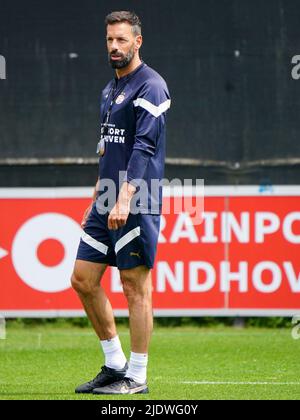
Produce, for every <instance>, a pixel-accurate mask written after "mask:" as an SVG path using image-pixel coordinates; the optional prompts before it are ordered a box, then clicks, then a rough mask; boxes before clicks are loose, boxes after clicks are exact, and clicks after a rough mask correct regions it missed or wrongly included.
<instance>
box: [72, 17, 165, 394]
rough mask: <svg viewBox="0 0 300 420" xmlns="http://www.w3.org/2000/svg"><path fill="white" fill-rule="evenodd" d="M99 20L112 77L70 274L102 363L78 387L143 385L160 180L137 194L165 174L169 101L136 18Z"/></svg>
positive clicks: (120, 389) (106, 389) (106, 390)
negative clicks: (110, 276)
mask: <svg viewBox="0 0 300 420" xmlns="http://www.w3.org/2000/svg"><path fill="white" fill-rule="evenodd" d="M105 23H106V28H107V48H108V57H109V62H110V64H111V66H112V67H113V68H114V69H115V72H116V77H115V78H114V79H113V80H112V81H111V82H109V84H108V85H107V86H106V88H105V89H104V91H103V93H102V100H101V138H100V142H99V144H98V149H97V150H98V153H99V154H100V156H101V157H100V164H99V178H98V182H97V185H96V188H95V193H94V197H93V202H92V203H91V205H90V206H89V208H88V209H87V211H86V212H85V215H84V218H83V222H82V226H83V228H84V232H83V235H82V238H81V241H80V245H79V249H78V254H77V259H76V263H75V268H74V273H73V275H72V286H73V288H74V289H75V291H76V292H77V294H78V296H79V297H80V299H81V302H82V304H83V306H84V308H85V311H86V313H87V315H88V317H89V319H90V320H91V322H92V325H93V327H94V329H95V331H96V333H97V335H98V337H99V339H100V341H101V346H102V349H103V352H104V355H105V366H103V367H102V370H101V372H100V373H99V374H98V375H97V376H96V378H95V379H93V380H92V381H90V382H87V383H86V384H83V385H81V386H79V387H78V388H77V389H76V392H77V393H94V394H137V393H148V385H147V363H148V349H149V343H150V338H151V333H152V328H153V315H152V279H151V269H152V268H153V266H154V260H155V255H156V248H157V241H158V235H159V228H160V214H161V204H162V203H161V200H162V197H161V195H162V194H161V186H159V187H158V191H154V192H153V191H151V194H150V193H149V194H148V195H147V197H146V200H145V199H144V200H143V199H142V197H140V199H139V200H135V198H136V196H137V195H138V194H139V193H140V191H141V190H142V189H143V186H144V187H145V185H146V187H147V188H148V191H150V190H151V181H152V180H154V179H155V180H161V179H162V178H163V174H164V161H165V128H166V111H167V109H168V108H169V107H170V102H171V101H170V97H169V93H168V88H167V85H166V83H165V81H164V80H163V79H162V78H161V76H160V75H159V74H158V73H156V72H155V71H154V70H152V69H151V68H150V67H148V66H147V65H146V64H145V63H144V62H142V60H141V58H140V55H139V50H140V48H141V46H142V40H143V39H142V35H141V22H140V20H139V18H138V17H137V16H136V15H135V14H134V13H132V12H114V13H111V14H110V15H108V16H107V17H106V21H105ZM120 179H121V182H119V180H120ZM107 180H110V181H113V184H114V186H115V187H116V189H115V190H114V188H111V190H112V191H113V193H112V192H111V191H109V192H107V190H105V187H104V185H103V184H105V185H106V183H107ZM144 189H145V188H144ZM112 196H113V200H112V199H111V197H112ZM153 197H154V198H153ZM107 201H108V202H109V203H108V204H107ZM153 201H154V206H153ZM133 202H135V211H133V210H132V207H133V205H132V204H133ZM153 207H154V208H153ZM136 209H138V211H136ZM107 266H117V267H118V269H119V271H120V278H121V282H122V285H123V290H124V294H125V296H126V298H127V301H128V307H129V320H130V337H131V355H130V360H129V364H127V360H126V357H125V355H124V353H123V350H122V346H121V343H120V340H119V337H118V334H117V330H116V325H115V320H114V316H113V311H112V307H111V304H110V302H109V300H108V298H107V295H106V293H105V291H104V290H103V288H102V286H101V279H102V277H103V275H104V272H105V270H106V268H107Z"/></svg>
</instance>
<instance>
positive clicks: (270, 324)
mask: <svg viewBox="0 0 300 420" xmlns="http://www.w3.org/2000/svg"><path fill="white" fill-rule="evenodd" d="M116 322H117V324H118V325H120V326H121V325H123V326H126V327H128V326H129V320H128V319H127V318H117V319H116ZM43 325H44V326H51V325H53V326H55V327H60V326H61V327H70V326H74V327H80V328H86V327H89V328H91V323H90V321H89V320H88V319H87V318H51V319H48V318H47V319H36V318H34V319H33V318H32V319H31V318H22V319H21V318H18V319H14V320H7V326H8V327H9V326H22V327H26V326H30V327H32V326H39V327H40V326H43ZM291 325H292V324H291V318H281V317H275V318H274V317H272V318H271V317H270V318H216V317H199V318H189V317H178V318H174V317H170V318H155V320H154V326H160V327H181V326H182V327H187V326H198V327H203V328H205V327H217V326H220V327H239V328H247V327H257V328H291Z"/></svg>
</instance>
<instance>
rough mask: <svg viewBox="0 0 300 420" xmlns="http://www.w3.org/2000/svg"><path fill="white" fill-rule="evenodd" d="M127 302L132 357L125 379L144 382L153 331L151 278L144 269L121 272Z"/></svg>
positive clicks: (148, 272) (147, 270)
mask: <svg viewBox="0 0 300 420" xmlns="http://www.w3.org/2000/svg"><path fill="white" fill-rule="evenodd" d="M121 281H122V284H123V289H124V294H125V296H126V298H127V301H128V307H129V320H130V336H131V357H130V362H129V369H128V371H127V374H126V376H127V377H129V378H131V379H133V380H134V381H135V382H137V383H139V384H143V383H145V382H146V378H147V363H148V351H149V345H150V340H151V335H152V330H153V311H152V276H151V271H150V269H148V268H147V267H145V266H139V267H136V268H134V269H131V270H122V271H121Z"/></svg>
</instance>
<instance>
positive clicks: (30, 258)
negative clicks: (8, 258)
mask: <svg viewBox="0 0 300 420" xmlns="http://www.w3.org/2000/svg"><path fill="white" fill-rule="evenodd" d="M81 232H82V230H81V228H80V226H79V224H78V223H76V222H75V221H74V220H73V219H71V218H70V217H68V216H64V215H62V214H59V213H45V214H42V215H39V216H36V217H33V218H32V219H30V220H28V221H27V222H26V223H25V224H24V225H23V226H22V227H21V228H20V229H19V231H18V232H17V234H16V236H15V238H14V242H13V245H12V260H13V264H14V267H15V270H16V272H17V274H18V276H19V277H20V278H21V280H22V281H23V282H24V283H25V284H27V285H28V286H29V287H31V288H32V289H35V290H37V291H39V292H44V293H58V292H62V291H64V290H67V289H69V288H70V287H71V284H70V276H71V273H72V270H73V266H74V262H75V258H76V251H77V248H78V244H79V240H80V235H81ZM47 239H55V240H56V241H58V242H60V243H61V244H62V246H63V248H64V251H65V252H64V258H63V260H62V261H61V262H60V263H59V264H58V265H55V266H54V267H49V266H46V265H44V264H42V263H41V261H39V258H38V255H37V251H38V248H39V246H40V244H41V243H43V242H44V241H45V240H47Z"/></svg>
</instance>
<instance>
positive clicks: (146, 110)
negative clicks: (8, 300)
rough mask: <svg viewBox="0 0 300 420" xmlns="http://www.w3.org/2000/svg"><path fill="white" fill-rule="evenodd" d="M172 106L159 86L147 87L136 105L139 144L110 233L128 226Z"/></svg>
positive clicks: (112, 215)
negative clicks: (168, 111) (138, 190)
mask: <svg viewBox="0 0 300 420" xmlns="http://www.w3.org/2000/svg"><path fill="white" fill-rule="evenodd" d="M170 103H171V101H170V98H169V96H168V95H167V93H166V92H165V91H164V89H163V88H162V86H160V85H158V84H148V85H145V87H144V89H143V90H142V92H141V93H140V98H138V99H137V100H136V101H134V106H135V108H136V134H135V142H134V146H133V151H132V154H131V157H130V160H129V162H128V167H127V171H126V176H125V178H124V183H123V185H122V188H121V190H120V193H119V197H118V201H117V203H116V205H115V207H114V208H113V210H112V212H111V214H110V216H109V219H108V226H109V228H110V229H113V230H117V229H119V228H120V227H122V226H124V225H125V224H126V221H127V219H128V216H129V212H130V202H131V199H132V197H133V195H134V193H135V191H136V189H137V187H138V186H139V183H140V181H141V180H142V179H143V178H144V175H145V172H146V170H147V166H148V164H149V161H150V159H151V157H152V156H154V154H155V152H156V146H157V140H158V138H159V133H160V130H161V129H162V127H163V125H164V124H165V115H164V113H165V111H166V110H167V109H168V108H169V107H170Z"/></svg>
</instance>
